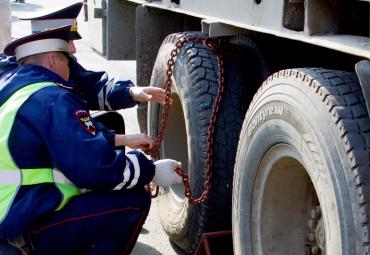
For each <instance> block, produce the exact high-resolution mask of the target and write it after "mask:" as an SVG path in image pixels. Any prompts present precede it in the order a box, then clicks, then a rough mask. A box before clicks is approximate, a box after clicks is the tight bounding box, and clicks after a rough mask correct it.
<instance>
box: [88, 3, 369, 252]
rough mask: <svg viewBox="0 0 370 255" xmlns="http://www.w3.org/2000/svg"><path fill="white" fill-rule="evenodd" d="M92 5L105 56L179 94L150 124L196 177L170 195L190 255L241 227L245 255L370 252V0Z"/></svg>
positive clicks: (239, 248)
mask: <svg viewBox="0 0 370 255" xmlns="http://www.w3.org/2000/svg"><path fill="white" fill-rule="evenodd" d="M87 4H88V19H89V38H90V39H89V40H90V45H91V47H92V48H94V49H95V50H96V51H97V52H99V53H100V54H102V55H103V56H105V57H106V58H107V59H126V60H136V65H137V83H138V84H140V85H147V84H150V85H151V86H157V87H162V88H167V91H169V92H168V93H170V95H171V98H172V104H171V106H170V107H169V108H168V110H166V109H165V108H164V107H163V106H160V105H158V104H152V103H149V104H142V105H140V106H139V107H138V119H139V122H140V128H141V130H142V131H143V132H148V134H150V135H151V136H154V137H157V136H158V135H161V134H162V133H163V132H164V133H163V137H162V139H161V147H160V149H159V152H158V157H159V158H164V157H165V158H175V159H177V160H179V161H181V162H182V164H183V169H184V170H185V172H186V174H187V176H188V185H183V184H177V185H173V186H171V187H165V188H161V189H160V191H159V196H158V198H157V199H156V203H157V205H158V208H159V217H160V220H161V224H162V226H163V229H164V231H165V232H166V233H167V235H168V236H169V238H170V240H171V241H172V242H173V244H175V245H176V247H178V248H179V249H180V250H182V251H183V252H185V253H186V254H194V253H195V252H196V250H197V247H198V245H199V243H200V241H201V239H202V235H203V234H205V233H210V232H219V231H224V230H232V231H231V233H232V246H233V253H234V254H330V255H337V254H370V204H369V203H370V119H369V112H370V111H369V110H370V106H369V104H370V62H369V58H370V40H369V32H370V30H369V20H370V19H369V17H370V16H369V10H370V8H369V1H361V0H326V1H323V0H228V1H225V0H202V1H200V0H102V1H100V0H94V1H93V0H88V2H87ZM166 86H167V87H166ZM221 87H222V89H220V88H221ZM216 105H217V106H216ZM166 111H168V117H167V118H164V117H163V113H164V112H166ZM163 119H165V128H164V131H163V130H162V123H163V121H164V120H163ZM185 186H187V188H188V189H189V190H190V191H191V193H192V196H193V197H194V198H197V197H199V196H201V198H203V199H202V202H201V203H200V204H198V205H193V204H192V203H190V199H189V196H188V194H187V196H185V193H184V188H186V187H185ZM187 193H188V192H187ZM202 195H205V196H206V197H204V196H203V197H202ZM223 254H227V253H223ZM230 254H231V251H230Z"/></svg>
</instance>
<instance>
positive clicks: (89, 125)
mask: <svg viewBox="0 0 370 255" xmlns="http://www.w3.org/2000/svg"><path fill="white" fill-rule="evenodd" d="M76 116H77V119H78V121H79V122H80V123H81V125H82V126H83V127H84V128H85V129H86V130H87V131H88V132H89V133H91V134H93V135H95V133H96V128H95V126H94V124H93V122H92V120H91V117H90V114H89V113H88V112H87V111H84V110H78V111H76Z"/></svg>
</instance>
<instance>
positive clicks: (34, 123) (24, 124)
mask: <svg viewBox="0 0 370 255" xmlns="http://www.w3.org/2000/svg"><path fill="white" fill-rule="evenodd" d="M45 81H52V82H55V83H58V84H59V86H51V87H46V88H43V89H41V90H39V91H37V92H36V93H34V94H33V95H32V96H31V97H30V98H29V99H28V100H27V101H26V102H25V103H24V104H23V105H22V106H21V108H20V109H19V111H18V113H17V115H16V119H15V121H14V125H13V127H12V130H11V134H10V137H9V141H8V144H9V151H10V153H11V156H12V158H13V160H14V162H15V163H16V165H17V166H18V167H19V168H27V169H29V168H43V167H45V168H57V169H59V170H61V171H62V172H63V173H64V175H65V176H66V177H67V178H68V179H69V180H70V181H71V182H72V183H74V184H75V185H76V186H77V187H78V188H80V189H91V190H112V189H131V188H135V187H136V186H143V185H146V184H147V183H149V182H150V181H151V179H152V177H153V175H154V171H155V170H154V169H155V167H154V164H153V162H152V161H151V160H149V159H147V158H146V157H145V155H144V154H142V153H140V152H138V151H131V152H129V153H128V154H126V155H125V153H124V151H122V150H115V145H114V133H113V132H112V131H109V130H107V129H105V128H104V127H103V126H100V125H99V124H97V123H93V121H92V120H91V118H90V116H89V114H88V107H87V103H86V102H85V101H83V100H81V98H80V97H79V96H77V95H76V94H75V93H74V90H75V86H74V85H73V84H72V83H70V82H66V81H64V80H63V79H62V78H60V77H59V76H58V75H56V74H55V73H53V72H51V71H49V70H47V69H45V68H43V67H41V66H34V65H25V66H21V67H17V68H15V69H13V70H11V71H7V72H6V73H5V74H3V75H2V77H1V79H0V105H1V104H3V103H4V102H5V100H6V99H7V98H8V97H9V96H10V95H12V94H13V93H14V92H15V91H16V90H18V89H20V88H22V87H24V86H26V85H28V84H31V83H37V82H45ZM60 201H61V194H60V193H59V191H58V189H57V188H56V187H55V185H54V184H39V185H31V186H22V187H21V188H20V190H19V192H18V194H17V196H16V198H15V201H14V203H13V205H12V207H11V209H10V211H9V214H8V216H7V217H6V218H5V220H4V221H3V222H1V223H0V238H9V237H14V236H18V235H20V234H22V233H24V232H25V231H26V230H27V229H29V228H30V227H31V226H32V225H33V224H35V222H36V221H37V219H39V218H40V217H42V216H44V215H46V214H48V213H51V212H52V211H53V210H54V209H55V208H57V207H58V205H59V203H60Z"/></svg>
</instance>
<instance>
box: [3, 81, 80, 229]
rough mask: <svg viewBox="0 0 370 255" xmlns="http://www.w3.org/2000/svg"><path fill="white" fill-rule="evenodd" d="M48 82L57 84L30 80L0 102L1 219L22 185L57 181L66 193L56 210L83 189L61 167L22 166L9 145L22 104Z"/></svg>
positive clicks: (46, 85)
mask: <svg viewBox="0 0 370 255" xmlns="http://www.w3.org/2000/svg"><path fill="white" fill-rule="evenodd" d="M48 86H56V84H54V83H51V82H41V83H34V84H30V85H28V86H26V87H23V88H21V89H19V90H17V91H16V92H15V93H14V94H13V95H11V96H10V97H9V98H8V99H7V100H6V102H5V103H4V104H3V105H1V106H0V126H1V129H0V223H1V222H2V221H3V220H4V218H5V217H6V215H7V213H8V211H9V208H10V207H11V205H12V203H13V200H14V198H15V196H16V194H17V192H18V190H19V188H20V186H21V185H35V184H40V183H55V185H56V186H57V187H58V189H59V191H60V192H61V194H62V197H63V198H62V201H61V203H60V205H59V206H58V208H57V210H59V209H61V208H62V207H63V206H64V205H65V204H66V203H67V202H68V200H69V199H70V198H71V197H72V196H75V195H78V194H79V193H80V191H79V189H78V188H76V187H75V186H74V185H73V184H72V183H71V182H70V181H69V180H68V179H67V178H66V177H65V176H64V175H63V173H61V172H60V171H59V170H58V169H51V168H37V169H19V168H18V167H17V165H16V164H15V163H14V161H13V158H12V156H11V154H10V151H9V148H8V138H9V135H10V132H11V129H12V126H13V123H14V120H15V117H16V115H17V112H18V110H19V108H20V107H21V106H22V104H23V103H24V102H25V101H26V100H27V99H28V98H29V97H30V96H31V95H32V94H33V93H35V92H36V91H38V90H40V89H42V88H45V87H48Z"/></svg>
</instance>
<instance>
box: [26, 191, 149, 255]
mask: <svg viewBox="0 0 370 255" xmlns="http://www.w3.org/2000/svg"><path fill="white" fill-rule="evenodd" d="M150 203H151V198H150V195H149V193H148V192H147V191H146V190H145V189H144V188H136V189H133V190H123V191H122V190H120V191H106V192H104V191H101V192H88V193H85V194H83V195H80V196H77V197H74V198H72V200H71V201H70V202H68V204H67V205H66V206H65V207H64V208H63V209H62V210H60V211H57V212H55V213H54V214H52V215H50V216H48V217H45V218H44V219H43V220H42V221H41V222H39V223H38V224H37V225H36V226H35V227H34V228H32V230H31V231H30V232H29V235H30V238H31V240H32V243H33V245H34V249H35V253H34V255H50V254H53V255H58V254H60V255H66V254H69V255H85V254H86V255H98V254H101V255H103V254H104V255H115V254H117V255H118V254H130V252H131V250H132V249H133V247H134V245H135V243H136V240H137V238H138V235H139V233H140V230H141V228H142V225H143V224H144V221H145V219H146V217H147V215H148V212H149V209H150Z"/></svg>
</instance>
